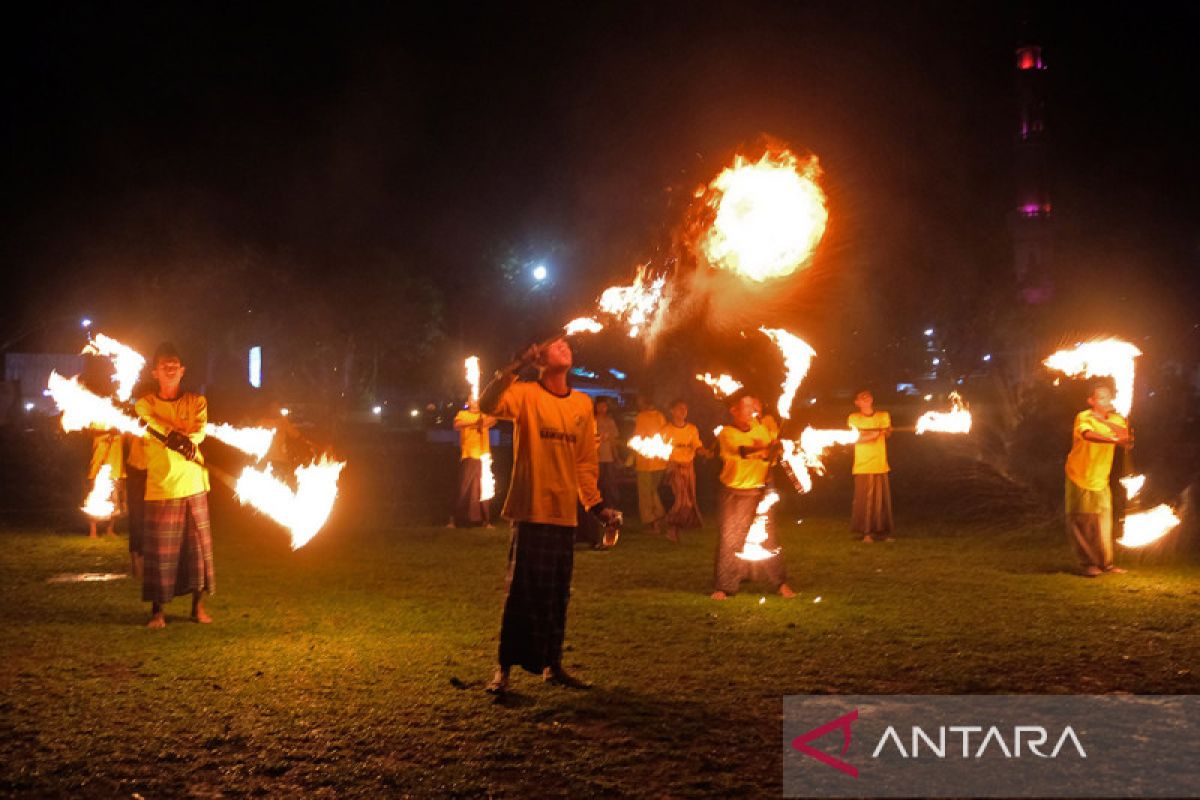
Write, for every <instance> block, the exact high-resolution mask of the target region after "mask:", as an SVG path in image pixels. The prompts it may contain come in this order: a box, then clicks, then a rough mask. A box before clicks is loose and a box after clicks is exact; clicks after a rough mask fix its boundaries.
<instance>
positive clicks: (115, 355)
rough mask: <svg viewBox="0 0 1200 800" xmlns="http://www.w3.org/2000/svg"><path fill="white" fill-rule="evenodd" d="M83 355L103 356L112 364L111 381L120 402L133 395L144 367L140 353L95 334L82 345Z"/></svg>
mask: <svg viewBox="0 0 1200 800" xmlns="http://www.w3.org/2000/svg"><path fill="white" fill-rule="evenodd" d="M83 352H84V354H90V355H97V356H104V357H106V358H108V359H110V360H111V361H112V363H113V370H114V373H115V374H114V375H113V381H114V382H116V384H117V390H116V395H117V399H118V400H121V401H122V402H123V401H125V400H128V399H129V396H130V395H131V394H133V387H134V385H135V384H136V383H137V380H138V376H139V375H141V374H142V369H143V368H144V367H145V366H146V359H145V357H144V356H142V354H141V353H139V352H138V351H136V350H134V349H133V348H132V347H129V346H128V345H124V344H121V343H120V342H118V341H117V340H116V339H114V338H112V337H111V336H105V335H104V334H103V333H97V334H96V335H95V336H94V337H92V340H91V341H90V342H88V343H87V344H86V345H84V348H83Z"/></svg>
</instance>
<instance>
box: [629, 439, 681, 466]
mask: <svg viewBox="0 0 1200 800" xmlns="http://www.w3.org/2000/svg"><path fill="white" fill-rule="evenodd" d="M629 449H630V450H632V451H633V452H635V453H637V454H638V455H641V456H645V457H646V458H661V459H664V460H665V459H668V458H670V457H671V451H672V450H674V449H675V448H674V446H673V445H672V444H671V443H670V442H668V441H667V440H665V439H663V437H662V434H661V433H656V434H654V435H653V436H635V437H633V438H632V439H630V440H629Z"/></svg>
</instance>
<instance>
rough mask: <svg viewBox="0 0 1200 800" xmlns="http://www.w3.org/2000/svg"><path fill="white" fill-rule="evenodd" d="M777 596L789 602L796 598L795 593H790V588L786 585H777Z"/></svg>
mask: <svg viewBox="0 0 1200 800" xmlns="http://www.w3.org/2000/svg"><path fill="white" fill-rule="evenodd" d="M779 596H780V597H782V598H784V599H785V600H791V599H792V598H793V597H795V596H796V593H795V592H793V591H792V587H790V586H788V585H787V584H786V583H781V584H779Z"/></svg>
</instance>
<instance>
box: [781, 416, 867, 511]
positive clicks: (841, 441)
mask: <svg viewBox="0 0 1200 800" xmlns="http://www.w3.org/2000/svg"><path fill="white" fill-rule="evenodd" d="M857 441H858V430H857V429H855V428H847V429H845V430H841V429H837V430H822V429H817V428H813V427H808V428H805V429H804V432H803V433H801V434H800V438H799V439H798V440H792V439H781V440H780V444H782V445H783V457H782V458H783V463H784V466H785V467H787V468H788V472H789V473H790V475H791V478H792V483H793V484H794V485H795V487H796V490H797V491H798V492H800V493H801V494H807V493H808V492H811V491H812V488H813V483H812V476H813V475H824V474H825V461H824V457H825V451H826V450H828V449H829V448H831V447H833V446H835V445H847V444H854V443H855V442H857Z"/></svg>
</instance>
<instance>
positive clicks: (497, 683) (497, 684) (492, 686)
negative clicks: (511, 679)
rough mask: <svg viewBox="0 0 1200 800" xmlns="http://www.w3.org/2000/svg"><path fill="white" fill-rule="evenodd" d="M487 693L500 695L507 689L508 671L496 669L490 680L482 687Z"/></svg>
mask: <svg viewBox="0 0 1200 800" xmlns="http://www.w3.org/2000/svg"><path fill="white" fill-rule="evenodd" d="M483 690H484V691H485V692H487V693H488V694H494V695H502V694H504V693H505V692H507V691H508V673H507V672H505V671H504V670H502V669H498V670H496V674H495V675H494V676H492V682H491V683H489V684H488V685H487V686H485V687H484V689H483Z"/></svg>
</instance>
